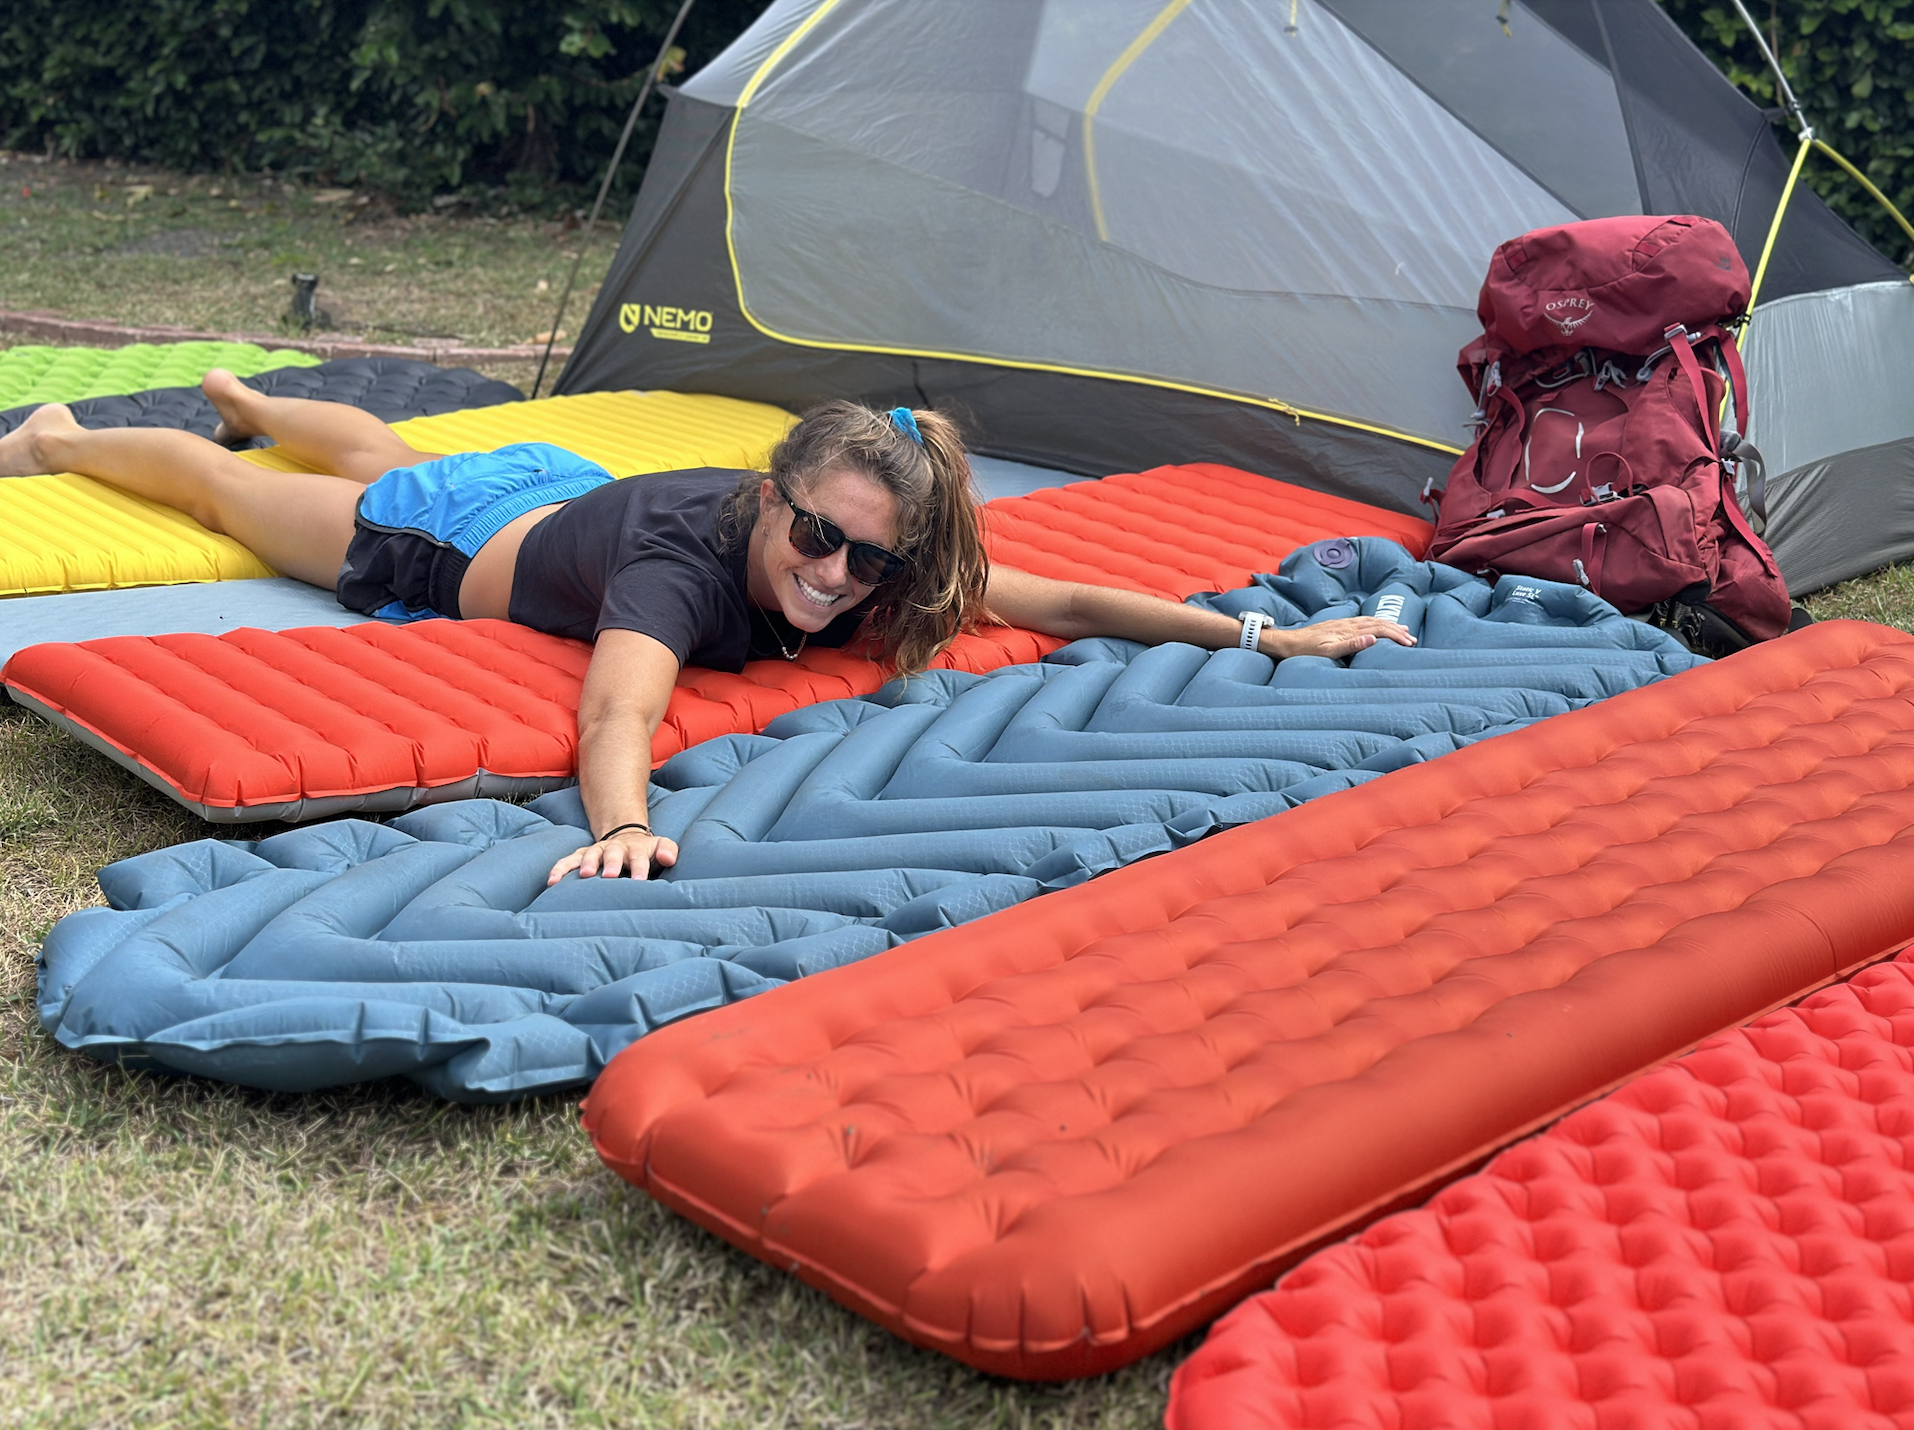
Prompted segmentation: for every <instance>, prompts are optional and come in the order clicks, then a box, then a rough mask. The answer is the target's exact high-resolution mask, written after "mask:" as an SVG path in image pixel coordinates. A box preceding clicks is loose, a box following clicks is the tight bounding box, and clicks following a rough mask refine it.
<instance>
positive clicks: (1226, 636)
mask: <svg viewBox="0 0 1914 1430" xmlns="http://www.w3.org/2000/svg"><path fill="white" fill-rule="evenodd" d="M984 605H985V606H986V607H987V608H988V611H989V617H990V619H992V620H996V621H999V622H1001V623H1003V624H1004V625H1009V626H1022V627H1023V628H1024V629H1026V630H1032V631H1042V632H1043V633H1044V634H1045V635H1051V636H1062V637H1064V638H1065V639H1067V640H1081V639H1082V638H1084V637H1085V636H1118V637H1121V638H1122V639H1124V640H1133V641H1142V642H1143V643H1144V644H1146V645H1161V644H1162V643H1163V642H1165V641H1183V642H1185V643H1187V644H1189V645H1197V646H1203V647H1205V648H1206V649H1209V650H1220V649H1222V648H1224V647H1225V646H1233V645H1235V644H1236V642H1237V640H1238V639H1239V638H1240V637H1241V635H1242V631H1243V627H1242V624H1241V623H1240V622H1239V621H1237V620H1236V619H1235V618H1234V617H1231V616H1226V615H1223V614H1222V613H1221V612H1220V611H1205V610H1201V609H1199V608H1198V607H1196V606H1186V605H1184V604H1182V602H1180V601H1165V600H1162V599H1160V598H1158V597H1156V596H1144V595H1140V594H1139V593H1137V592H1135V591H1116V590H1112V589H1110V588H1109V587H1107V586H1084V585H1079V584H1077V583H1075V582H1072V581H1052V580H1050V579H1049V578H1048V577H1044V576H1033V575H1031V574H1030V573H1029V572H1028V571H1019V570H1017V569H1016V568H1015V567H1014V566H997V565H993V566H992V567H991V568H990V580H989V582H988V584H987V585H986V586H985V587H984ZM1379 640H1391V641H1394V642H1396V643H1397V644H1398V645H1414V644H1415V643H1416V641H1415V637H1414V636H1412V635H1410V634H1409V631H1408V628H1407V627H1405V626H1402V625H1399V624H1397V623H1396V622H1395V621H1385V620H1383V619H1382V618H1381V617H1379V616H1350V617H1348V618H1347V619H1344V620H1338V621H1324V622H1322V623H1321V624H1320V625H1314V626H1299V627H1297V628H1296V629H1294V630H1285V631H1279V630H1272V629H1270V628H1268V627H1264V629H1263V632H1262V635H1261V636H1260V637H1259V638H1258V640H1257V643H1256V648H1257V649H1258V650H1259V651H1261V652H1262V653H1263V654H1264V655H1267V656H1271V657H1273V658H1275V659H1277V660H1281V659H1282V658H1283V657H1285V656H1291V655H1327V656H1343V655H1353V654H1355V652H1357V651H1359V650H1367V649H1368V648H1369V647H1370V646H1372V645H1374V644H1375V643H1376V642H1377V641H1379Z"/></svg>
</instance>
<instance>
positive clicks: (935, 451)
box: [872, 410, 990, 674]
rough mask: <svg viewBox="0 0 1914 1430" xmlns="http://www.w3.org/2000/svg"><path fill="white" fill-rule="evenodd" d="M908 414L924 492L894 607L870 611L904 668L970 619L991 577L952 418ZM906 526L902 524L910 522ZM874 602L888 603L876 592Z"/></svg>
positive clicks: (923, 661) (931, 653) (921, 660)
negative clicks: (884, 614) (925, 470)
mask: <svg viewBox="0 0 1914 1430" xmlns="http://www.w3.org/2000/svg"><path fill="white" fill-rule="evenodd" d="M911 417H912V418H913V419H914V422H915V425H916V428H917V431H918V433H919V435H920V436H921V438H922V452H923V455H924V458H925V461H926V464H927V465H928V466H929V468H930V481H929V490H928V491H927V492H926V493H925V495H924V500H923V502H922V505H921V507H920V511H921V517H920V519H919V521H918V522H917V523H916V524H915V526H916V529H915V530H914V531H912V533H911V536H912V541H911V552H910V556H911V570H910V572H909V574H908V575H907V576H906V577H905V578H904V580H903V581H902V583H901V584H902V586H903V589H902V590H900V591H898V592H897V597H898V599H897V601H896V603H895V608H894V612H893V613H891V614H890V615H889V618H888V620H880V619H878V618H877V613H876V612H873V621H872V625H873V626H874V627H876V628H877V629H879V630H884V629H889V630H890V631H891V633H892V634H891V636H890V637H889V638H888V639H887V640H886V642H885V644H886V646H887V648H888V652H889V654H890V656H891V659H892V661H893V662H894V663H895V664H896V667H897V669H898V670H899V671H900V672H902V673H905V674H912V673H915V672H916V671H919V670H922V669H923V668H924V667H925V665H927V664H928V663H929V662H930V661H931V659H932V658H933V657H935V656H936V655H937V653H938V652H939V651H941V650H943V648H944V647H945V646H947V645H949V644H950V643H951V641H953V640H954V639H956V637H957V635H958V634H959V632H961V631H963V630H964V629H966V628H967V627H969V626H974V625H975V624H976V621H977V612H978V610H979V609H980V608H981V607H982V605H983V595H984V583H985V581H986V580H987V579H988V577H989V575H990V562H989V559H988V558H987V557H986V556H985V555H984V538H983V529H982V525H981V523H980V522H979V520H978V514H977V497H976V491H975V489H974V487H973V485H972V481H971V474H970V460H969V458H967V457H966V456H965V455H964V440H963V437H962V435H961V434H960V433H959V432H958V430H957V424H956V423H955V422H953V421H951V420H950V419H949V418H948V417H946V416H944V415H943V414H942V413H941V412H933V411H929V410H925V411H921V412H913V413H911ZM906 524H907V529H909V526H910V525H911V523H909V522H908V520H907V523H906ZM878 600H879V605H880V606H882V605H884V604H887V603H886V602H885V599H884V596H883V595H881V594H880V596H879V598H878Z"/></svg>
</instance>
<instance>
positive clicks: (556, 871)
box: [545, 829, 678, 889]
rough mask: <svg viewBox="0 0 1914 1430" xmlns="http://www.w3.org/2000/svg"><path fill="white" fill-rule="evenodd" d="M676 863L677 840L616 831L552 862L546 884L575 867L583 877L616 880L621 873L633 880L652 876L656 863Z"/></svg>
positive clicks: (579, 875)
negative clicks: (609, 836)
mask: <svg viewBox="0 0 1914 1430" xmlns="http://www.w3.org/2000/svg"><path fill="white" fill-rule="evenodd" d="M677 862H678V845H677V842H676V841H675V840H671V839H660V838H659V837H658V836H657V835H655V834H640V833H639V832H638V831H637V830H635V829H633V830H629V831H627V832H626V833H623V834H614V835H612V836H611V838H609V839H600V840H599V841H598V842H597V843H595V844H587V845H586V846H585V847H584V848H583V849H574V850H573V851H572V852H571V853H569V854H567V855H566V856H565V857H564V858H563V859H560V860H559V861H558V862H557V863H556V864H554V865H552V872H551V873H550V875H548V876H547V877H546V880H545V887H546V888H548V889H549V888H550V887H551V886H552V885H553V884H556V883H557V882H558V881H559V880H560V879H562V878H564V877H565V876H566V875H567V874H569V873H571V872H572V871H573V870H576V871H577V872H578V877H579V878H581V879H601V878H602V879H616V878H617V877H618V876H619V875H621V874H629V875H630V876H631V877H632V878H634V879H649V878H650V877H651V870H652V866H653V865H656V866H657V867H658V868H660V869H669V868H670V867H671V866H672V865H673V864H676V863H677Z"/></svg>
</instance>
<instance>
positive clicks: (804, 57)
mask: <svg viewBox="0 0 1914 1430" xmlns="http://www.w3.org/2000/svg"><path fill="white" fill-rule="evenodd" d="M1789 173H1790V163H1789V157H1788V156H1787V155H1786V154H1785V153H1784V152H1783V150H1782V148H1781V146H1780V145H1779V144H1778V143H1777V142H1776V138H1775V136H1774V132H1773V130H1772V128H1771V126H1770V123H1769V120H1768V118H1767V117H1766V116H1765V115H1764V114H1763V112H1762V111H1761V110H1760V109H1758V108H1757V107H1756V106H1755V105H1753V104H1752V103H1750V102H1749V101H1748V100H1747V99H1746V98H1745V97H1744V96H1743V95H1742V94H1741V93H1740V92H1739V91H1738V90H1736V89H1735V88H1734V87H1733V86H1732V85H1730V84H1729V83H1728V81H1727V80H1725V79H1724V78H1723V77H1722V76H1721V75H1720V74H1719V73H1717V72H1716V70H1715V69H1714V67H1713V66H1712V65H1711V64H1709V62H1708V60H1707V59H1706V58H1705V57H1704V56H1703V55H1702V54H1701V53H1700V52H1699V51H1698V50H1696V49H1695V48H1694V47H1693V46H1692V45H1691V44H1689V42H1688V41H1687V40H1686V39H1685V38H1684V37H1683V36H1682V35H1681V33H1680V32H1679V31H1678V30H1677V29H1676V28H1675V26H1674V24H1673V23H1672V22H1671V21H1670V20H1669V19H1668V18H1667V16H1666V15H1664V14H1663V13H1662V12H1661V11H1660V9H1659V8H1658V7H1657V6H1656V5H1655V4H1654V3H1653V0H1510V3H1506V4H1502V3H1498V0H1414V3H1405V0H1293V3H1291V4H1283V3H1278V0H1262V2H1261V3H1255V4H1250V3H1245V0H1170V3H1167V4H1165V3H1164V0H775V3H773V4H772V5H771V6H770V8H769V9H768V10H766V11H765V13H764V15H763V16H762V17H761V18H760V19H759V20H758V21H757V23H756V24H754V25H753V26H752V27H751V28H750V29H749V30H748V31H746V32H745V34H744V35H742V36H741V37H740V38H739V39H738V40H737V41H736V42H735V43H734V44H732V45H731V46H730V48H729V49H727V50H726V51H725V52H724V53H723V54H722V55H720V56H719V57H718V58H717V59H716V60H715V61H714V62H713V63H712V64H710V65H709V66H708V67H706V68H705V69H704V70H703V71H702V72H700V73H699V74H698V75H697V76H695V77H694V78H693V79H692V80H691V81H690V82H688V83H687V84H685V85H684V86H683V88H682V89H680V90H677V91H674V92H672V93H671V96H670V108H669V111H668V114H667V116H666V119H665V123H664V127H663V130H662V133H661V134H660V137H659V140H658V144H657V148H656V151H655V153H654V156H653V158H652V161H651V167H650V170H649V172H648V173H647V174H646V177H645V182H644V185H643V188H642V190H641V192H640V194H639V196H638V200H637V203H636V205H635V207H634V208H633V211H632V214H631V218H630V222H629V224H628V225H627V227H626V230H625V235H624V241H623V244H622V246H621V247H620V249H619V251H618V255H617V257H616V259H615V260H614V261H613V263H612V266H611V269H610V272H609V274H608V275H607V277H606V280H605V282H604V284H603V286H602V287H601V289H600V292H599V295H598V299H597V302H596V304H595V305H594V307H593V310H592V313H591V316H590V318H589V320H588V322H587V324H586V327H585V329H584V331H583V333H582V334H581V336H580V340H579V343H578V346H577V350H576V352H575V353H574V355H573V356H572V358H571V361H570V362H569V364H568V365H567V366H566V369H565V372H564V374H563V377H562V379H561V381H560V383H559V387H558V390H559V391H560V392H585V391H592V390H597V389H603V388H626V387H645V388H669V389H675V390H679V391H691V392H715V393H721V394H725V395H729V396H734V397H746V398H754V399H757V400H760V401H768V402H776V403H780V404H782V405H784V406H787V407H792V408H802V407H804V406H806V405H808V404H810V403H812V402H814V401H819V400H822V399H824V398H827V397H838V396H852V397H859V398H863V399H865V400H868V401H871V402H874V403H877V404H878V405H880V406H882V405H889V404H892V403H894V402H909V403H913V404H918V405H930V406H940V407H947V408H951V409H954V410H956V411H958V412H959V413H961V414H962V415H964V416H965V417H966V418H967V419H968V422H969V425H970V428H971V430H972V432H973V434H974V445H975V446H976V447H977V449H978V450H980V451H982V452H986V453H989V454H992V455H996V456H1002V457H1009V458H1014V459H1018V460H1022V461H1026V462H1034V463H1038V464H1041V465H1046V466H1052V467H1061V468H1064V469H1066V470H1069V471H1074V472H1081V473H1085V474H1088V475H1098V474H1102V473H1105V472H1111V471H1119V470H1136V469H1139V468H1142V467H1147V466H1150V465H1154V464H1157V463H1163V462H1171V461H1181V462H1187V461H1197V460H1211V461H1223V462H1228V463H1232V464H1234V465H1236V466H1240V467H1244V468H1248V469H1249V470H1252V471H1260V472H1264V473H1267V474H1269V475H1271V476H1275V477H1280V478H1283V479H1285V480H1288V481H1292V482H1299V483H1302V484H1304V485H1307V486H1311V487H1315V488H1318V489H1320V490H1323V491H1327V492H1333V493H1335V494H1338V495H1341V496H1347V497H1353V498H1355V499H1357V500H1360V501H1367V502H1371V503H1374V504H1378V505H1382V506H1387V507H1392V508H1396V509H1398V510H1404V511H1414V510H1417V509H1418V507H1417V497H1418V494H1419V493H1420V492H1421V491H1422V490H1423V488H1424V485H1425V483H1428V482H1430V481H1431V480H1433V482H1434V483H1435V485H1436V486H1438V487H1440V485H1441V484H1442V481H1443V479H1444V476H1445V474H1446V472H1447V470H1448V468H1449V466H1450V464H1451V463H1452V462H1453V460H1454V457H1455V454H1456V452H1457V451H1458V450H1459V448H1460V447H1461V446H1462V445H1463V444H1464V443H1465V442H1466V440H1467V428H1466V423H1467V420H1468V418H1469V415H1470V411H1471V408H1472V402H1471V400H1470V398H1469V395H1468V394H1467V393H1466V392H1465V391H1464V389H1463V387H1462V385H1461V383H1460V382H1459V381H1458V380H1457V378H1456V373H1455V355H1456V351H1457V350H1458V349H1459V348H1460V347H1461V346H1462V345H1463V344H1464V343H1465V342H1467V341H1468V340H1469V339H1470V338H1471V337H1472V336H1474V335H1475V333H1476V332H1477V331H1479V329H1478V325H1477V322H1476V318H1475V301H1476V294H1477V290H1478V288H1479V286H1480V284H1481V281H1482V276H1483V274H1484V272H1485V271H1486V269H1487V266H1488V260H1489V254H1490V252H1491V251H1492V250H1493V249H1494V247H1495V245H1496V244H1497V243H1499V242H1501V241H1502V240H1503V239H1506V238H1510V237H1512V236H1514V235H1516V234H1519V233H1523V232H1526V231H1527V230H1529V229H1534V228H1540V227H1543V226H1545V225H1549V224H1557V223H1565V222H1568V221H1571V220H1574V219H1578V218H1595V217H1600V216H1604V215H1613V214H1628V213H1693V214H1701V215H1705V216H1707V217H1710V218H1714V219H1717V220H1719V221H1720V222H1721V223H1723V224H1724V225H1726V226H1727V228H1728V230H1729V232H1731V233H1732V234H1733V235H1734V237H1735V240H1736V242H1737V244H1739V246H1740V248H1741V250H1742V253H1743V254H1744V256H1746V257H1747V259H1748V261H1749V265H1750V267H1751V268H1753V267H1755V266H1756V263H1757V261H1758V259H1759V257H1760V255H1761V254H1762V253H1763V252H1764V249H1770V245H1769V243H1768V240H1769V237H1770V234H1769V229H1770V225H1771V224H1772V223H1773V221H1774V218H1775V215H1776V213H1777V211H1778V210H1779V211H1781V212H1782V214H1783V217H1782V221H1781V223H1780V226H1779V228H1778V230H1777V232H1776V234H1775V235H1774V242H1773V244H1772V245H1771V251H1770V253H1769V258H1768V262H1767V264H1766V270H1765V278H1764V281H1763V285H1762V288H1761V291H1760V294H1759V297H1758V303H1757V307H1756V310H1755V314H1754V317H1753V321H1752V324H1751V327H1750V329H1749V331H1748V334H1747V337H1746V343H1745V346H1746V349H1747V353H1748V358H1749V365H1750V378H1751V383H1752V387H1753V407H1754V413H1753V420H1752V422H1751V423H1750V431H1749V434H1748V435H1749V436H1750V437H1751V438H1752V440H1753V441H1754V442H1755V443H1756V444H1757V445H1758V446H1759V447H1760V448H1762V450H1763V451H1764V453H1765V455H1766V457H1767V465H1768V471H1769V472H1770V473H1771V474H1772V475H1771V476H1770V478H1769V484H1768V509H1769V513H1770V522H1769V529H1768V535H1769V538H1770V541H1771V542H1772V543H1773V545H1774V546H1775V549H1776V552H1777V554H1778V555H1779V556H1780V559H1781V563H1782V567H1783V570H1784V572H1785V574H1786V575H1787V578H1788V581H1789V584H1790V586H1791V587H1792V589H1793V590H1794V591H1795V592H1796V593H1797V594H1799V593H1802V592H1805V591H1809V590H1813V589H1816V588H1818V587H1820V586H1823V585H1826V584H1828V583H1829V582H1832V581H1836V580H1841V579H1844V578H1846V577H1849V576H1854V575H1858V574H1860V573H1862V572H1865V571H1868V570H1871V569H1873V568H1874V567H1877V566H1879V565H1882V564H1884V563H1886V562H1888V561H1893V560H1899V559H1904V558H1907V557H1909V556H1914V285H1910V283H1909V282H1908V279H1907V275H1906V274H1905V273H1903V272H1902V271H1901V270H1900V269H1899V268H1897V267H1896V266H1895V265H1894V264H1893V263H1891V262H1889V261H1888V260H1887V259H1886V258H1884V257H1882V256H1881V255H1880V254H1879V253H1877V252H1876V251H1875V250H1874V249H1873V248H1871V247H1869V246H1868V245H1867V244H1866V243H1865V242H1863V241H1862V240H1861V239H1860V238H1859V237H1857V236H1856V235H1855V233H1854V232H1853V231H1852V230H1851V229H1849V228H1848V227H1847V226H1846V225H1845V224H1844V223H1842V222H1841V220H1840V219H1838V218H1837V217H1835V215H1834V214H1833V213H1832V212H1831V211H1830V210H1829V209H1828V208H1827V207H1826V206H1824V205H1823V204H1822V203H1821V202H1820V200H1819V199H1817V198H1816V197H1815V196H1814V195H1813V194H1812V193H1811V192H1808V191H1807V190H1806V189H1805V188H1797V189H1795V190H1794V191H1793V192H1792V193H1791V196H1790V202H1789V203H1788V204H1787V205H1786V207H1785V209H1783V208H1782V206H1781V199H1782V196H1783V194H1784V192H1788V191H1789Z"/></svg>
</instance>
